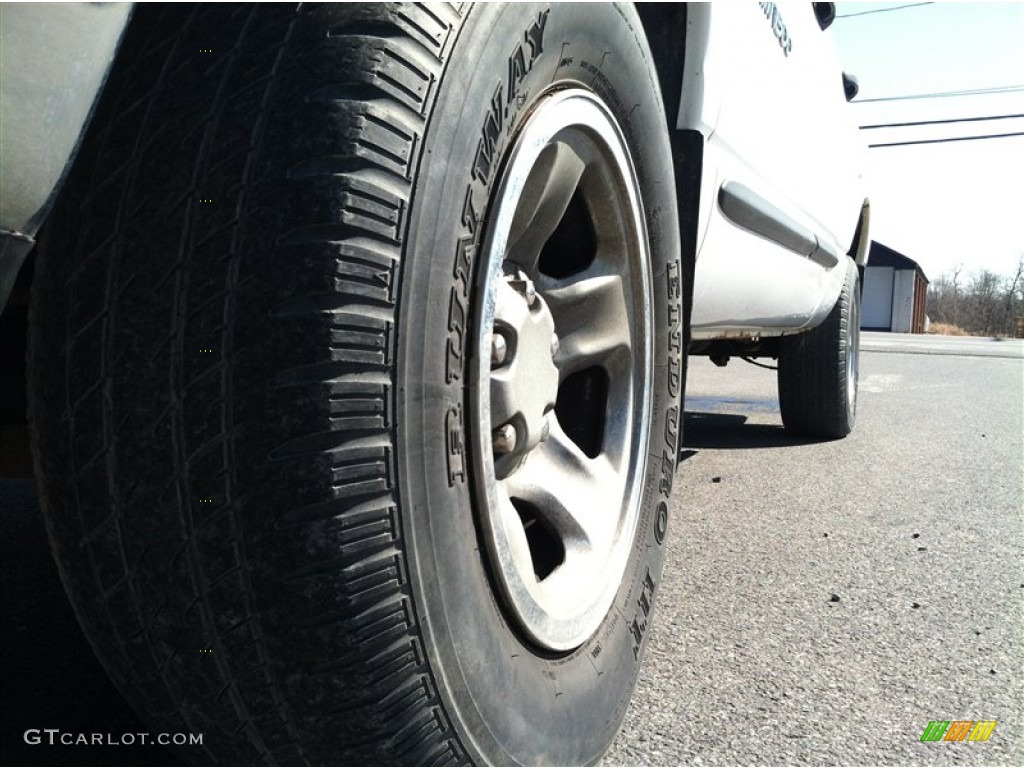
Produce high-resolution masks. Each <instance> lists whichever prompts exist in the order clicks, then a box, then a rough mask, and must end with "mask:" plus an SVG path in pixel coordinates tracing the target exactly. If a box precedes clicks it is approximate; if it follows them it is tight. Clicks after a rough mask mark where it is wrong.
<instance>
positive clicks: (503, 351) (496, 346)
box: [491, 331, 508, 368]
mask: <svg viewBox="0 0 1024 768" xmlns="http://www.w3.org/2000/svg"><path fill="white" fill-rule="evenodd" d="M507 359H508V342H507V341H505V337H504V336H503V335H502V334H501V333H499V332H497V331H495V332H494V333H492V334H491V367H492V368H495V367H497V366H499V365H504V364H505V361H506V360H507Z"/></svg>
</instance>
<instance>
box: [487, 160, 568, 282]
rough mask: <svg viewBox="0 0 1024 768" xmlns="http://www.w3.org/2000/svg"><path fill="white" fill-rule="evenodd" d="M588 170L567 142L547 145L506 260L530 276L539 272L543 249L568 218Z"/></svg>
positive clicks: (520, 206)
mask: <svg viewBox="0 0 1024 768" xmlns="http://www.w3.org/2000/svg"><path fill="white" fill-rule="evenodd" d="M585 167H586V166H585V164H584V162H583V161H582V160H581V159H580V157H579V155H577V154H576V152H575V151H574V150H573V149H572V148H571V147H570V146H569V145H568V144H565V143H564V142H555V143H553V144H550V145H548V146H547V147H545V148H544V151H543V152H541V154H540V156H539V157H538V158H537V162H536V165H534V167H533V169H532V170H531V172H530V176H529V178H528V179H527V180H526V184H525V185H524V187H523V192H522V195H521V196H520V198H519V204H518V207H517V208H516V213H515V216H514V217H513V219H512V231H511V235H510V238H509V247H508V251H507V256H506V258H508V259H509V260H511V261H514V262H515V263H516V264H518V265H520V266H521V267H522V268H523V269H525V270H526V272H527V273H528V274H534V273H535V272H536V266H537V259H538V258H539V257H540V252H541V249H542V248H543V247H544V244H545V243H546V242H547V241H548V238H550V237H551V234H552V233H553V232H554V231H555V228H556V227H557V226H558V223H559V222H560V221H561V220H562V217H563V216H564V215H565V210H566V208H568V207H569V202H570V201H571V200H572V196H573V194H574V193H575V192H576V187H577V186H578V185H579V182H580V177H581V176H582V175H583V170H584V168H585Z"/></svg>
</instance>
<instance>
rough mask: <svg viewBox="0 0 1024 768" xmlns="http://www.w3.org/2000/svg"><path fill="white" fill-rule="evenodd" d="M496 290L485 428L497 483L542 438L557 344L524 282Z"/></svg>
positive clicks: (550, 321)
mask: <svg viewBox="0 0 1024 768" xmlns="http://www.w3.org/2000/svg"><path fill="white" fill-rule="evenodd" d="M497 288H498V290H497V297H496V298H497V301H496V305H495V316H494V334H495V337H494V341H495V343H494V344H492V356H491V366H492V370H491V414H492V423H491V427H492V429H493V430H495V440H494V448H495V470H496V474H497V476H498V477H499V478H501V477H505V476H507V475H508V474H509V473H510V472H512V471H513V470H514V469H515V468H516V466H518V465H519V464H520V463H521V462H522V460H523V458H525V456H526V454H528V453H529V452H530V451H531V450H533V449H534V448H536V447H537V445H538V444H540V443H541V442H542V441H543V440H545V439H546V438H547V436H548V430H549V424H548V419H549V418H552V416H551V412H552V411H553V410H554V408H555V400H556V399H557V397H558V368H557V367H555V362H554V355H555V353H556V352H557V351H558V341H557V337H556V336H555V321H554V318H553V317H552V316H551V311H550V310H549V309H548V306H547V304H546V303H545V301H544V299H543V298H542V297H541V296H540V294H539V293H537V292H536V290H535V289H534V287H533V283H532V282H531V281H530V279H529V278H528V277H526V276H525V275H524V274H523V273H522V272H517V273H516V274H515V275H514V276H511V277H506V278H505V279H504V280H500V281H499V283H498V287H497ZM496 350H501V352H500V354H495V353H494V352H495V351H496ZM510 427H511V429H509V428H510Z"/></svg>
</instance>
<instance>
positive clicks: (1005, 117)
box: [861, 114, 1024, 131]
mask: <svg viewBox="0 0 1024 768" xmlns="http://www.w3.org/2000/svg"><path fill="white" fill-rule="evenodd" d="M1019 117H1024V114H1020V115H986V116H985V117H957V118H951V119H949V120H915V121H914V122H911V123H877V124H876V125H862V126H861V130H865V131H866V130H869V129H871V128H907V127H909V126H912V125H946V124H948V123H979V122H981V121H983V120H1013V119H1015V118H1019Z"/></svg>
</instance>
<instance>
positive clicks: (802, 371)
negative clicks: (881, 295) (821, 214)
mask: <svg viewBox="0 0 1024 768" xmlns="http://www.w3.org/2000/svg"><path fill="white" fill-rule="evenodd" d="M859 282H860V279H859V275H858V271H857V265H856V264H855V263H854V261H853V259H847V263H846V280H845V282H844V283H843V290H842V291H841V292H840V294H839V298H838V299H837V300H836V304H835V306H834V307H833V308H832V311H831V312H830V313H829V315H828V317H826V318H825V320H824V322H822V323H821V325H819V326H817V327H816V328H813V329H812V330H810V331H808V332H806V333H801V334H798V335H796V336H789V337H785V338H783V340H782V342H783V346H782V350H781V353H780V355H779V374H778V376H779V410H780V411H781V412H782V423H783V424H784V425H785V427H786V429H787V430H789V431H790V432H792V433H794V434H797V435H804V436H807V437H825V438H836V437H846V435H848V434H849V433H850V431H851V430H852V429H853V426H854V423H855V422H856V419H857V378H858V373H859V368H860V364H859V361H860V286H859Z"/></svg>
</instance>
